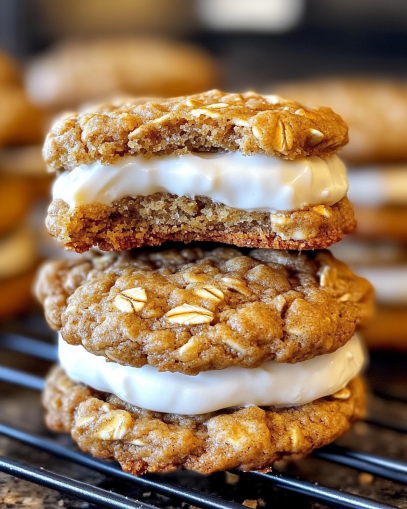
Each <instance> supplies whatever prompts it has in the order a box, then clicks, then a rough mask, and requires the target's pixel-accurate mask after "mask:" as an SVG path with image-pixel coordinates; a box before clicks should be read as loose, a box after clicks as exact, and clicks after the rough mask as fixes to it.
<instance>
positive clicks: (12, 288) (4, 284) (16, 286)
mask: <svg viewBox="0 0 407 509" xmlns="http://www.w3.org/2000/svg"><path fill="white" fill-rule="evenodd" d="M35 265H36V264H34V263H33V266H32V267H31V268H30V270H28V271H26V272H24V273H23V274H18V275H16V276H13V277H11V278H6V279H1V278H0V319H4V318H9V317H10V316H13V315H17V314H19V313H23V312H24V311H27V310H28V309H29V308H30V306H31V305H32V304H33V300H34V299H33V295H32V284H33V281H34V279H35V273H36V268H35ZM33 267H34V268H33Z"/></svg>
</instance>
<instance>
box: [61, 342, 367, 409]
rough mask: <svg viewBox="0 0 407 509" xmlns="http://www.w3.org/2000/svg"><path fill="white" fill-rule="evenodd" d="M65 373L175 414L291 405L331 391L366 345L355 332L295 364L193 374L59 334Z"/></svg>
mask: <svg viewBox="0 0 407 509" xmlns="http://www.w3.org/2000/svg"><path fill="white" fill-rule="evenodd" d="M59 359H60V363H61V365H62V367H63V368H64V369H65V371H66V373H67V375H68V376H69V377H70V378H71V379H72V380H74V381H76V382H83V383H85V384H86V385H89V386H91V387H93V388H94V389H97V390H100V391H103V392H110V393H113V394H115V395H116V396H118V397H119V398H121V399H123V400H124V401H127V402H128V403H131V404H133V405H136V406H139V407H142V408H146V409H148V410H154V411H157V412H170V413H177V414H189V415H192V414H201V413H206V412H212V411H215V410H220V409H222V408H228V407H233V406H249V405H258V406H269V405H278V406H295V405H302V404H304V403H308V402H310V401H313V400H315V399H318V398H322V397H324V396H328V395H330V394H334V393H335V392H337V391H338V390H340V389H342V388H343V387H344V386H345V385H347V384H348V382H349V381H350V380H351V379H352V378H354V377H355V376H356V375H357V374H358V373H359V372H360V371H361V369H362V368H363V366H364V364H365V362H366V351H365V349H364V347H363V343H362V341H361V339H360V338H359V337H358V336H356V335H355V336H354V337H353V338H352V339H351V340H350V341H349V342H348V343H347V344H346V345H344V346H343V347H342V348H340V349H339V350H337V351H336V352H334V353H331V354H327V355H320V356H318V357H315V358H314V359H311V360H308V361H304V362H298V363H296V364H281V363H278V362H274V361H270V362H266V363H264V364H263V365H262V366H260V367H259V368H254V369H246V368H239V367H231V368H226V369H224V370H221V371H205V372H202V373H199V374H198V375H197V376H188V375H184V374H181V373H170V372H161V373H160V372H159V371H158V369H157V368H154V367H152V366H149V365H146V366H143V367H142V368H133V367H131V366H122V365H120V364H116V363H114V362H106V361H105V358H104V357H99V356H96V355H93V354H91V353H89V352H88V351H86V350H85V349H84V348H83V346H72V345H68V344H67V343H66V342H65V341H64V340H63V339H62V338H61V337H60V338H59Z"/></svg>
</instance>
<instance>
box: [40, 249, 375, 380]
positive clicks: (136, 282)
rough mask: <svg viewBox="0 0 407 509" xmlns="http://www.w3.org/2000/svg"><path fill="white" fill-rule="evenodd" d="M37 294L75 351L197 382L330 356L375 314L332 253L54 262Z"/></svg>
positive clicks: (142, 255) (116, 256) (230, 252)
mask: <svg viewBox="0 0 407 509" xmlns="http://www.w3.org/2000/svg"><path fill="white" fill-rule="evenodd" d="M37 296H38V297H39V299H40V301H41V302H42V303H43V305H44V307H45V313H46V317H47V320H48V322H49V324H50V325H51V327H53V328H54V329H56V330H60V332H61V335H62V337H63V339H64V340H65V341H67V342H68V343H69V344H72V345H80V344H82V345H83V346H84V347H85V348H86V349H87V350H88V351H89V352H91V353H93V354H95V355H102V356H105V357H106V359H107V360H108V361H109V360H111V361H114V362H116V363H119V364H124V365H130V366H135V367H141V366H143V365H144V364H150V365H152V366H155V367H157V368H158V369H159V370H161V371H173V372H181V373H185V374H188V375H195V374H197V373H199V372H201V371H207V370H214V369H224V368H226V367H229V366H242V367H246V368H253V367H257V366H259V365H261V364H262V363H263V362H265V361H268V360H276V361H277V362H290V363H295V362H300V361H303V360H306V359H311V358H313V357H315V356H317V355H322V354H325V353H330V352H334V351H335V350H337V349H338V348H340V347H341V346H342V345H344V344H345V343H346V342H347V341H348V340H349V339H351V337H352V336H353V334H354V332H355V329H356V327H357V325H358V324H359V323H360V322H361V321H363V319H365V318H367V317H368V315H369V314H370V311H371V306H372V298H373V289H372V287H371V285H370V283H369V282H368V281H366V280H365V279H363V278H360V277H357V276H355V275H354V274H353V273H352V272H351V270H350V269H348V268H347V267H346V265H345V264H343V263H341V262H340V261H338V260H336V259H335V258H334V257H333V256H332V255H331V253H329V252H328V251H320V252H310V253H301V254H299V253H297V252H289V251H279V250H267V249H264V250H263V249H258V250H254V251H252V252H251V254H250V256H244V255H243V254H242V253H241V252H239V251H238V250H236V249H232V248H224V247H222V248H217V249H215V250H213V251H207V252H205V251H203V250H201V249H183V250H169V251H159V252H154V251H148V252H146V251H144V252H140V251H135V252H124V253H112V254H104V255H103V256H100V255H91V256H90V257H88V259H85V260H84V258H81V259H75V260H61V261H53V262H48V263H47V264H45V265H44V267H43V269H42V270H41V272H40V274H39V277H38V281H37Z"/></svg>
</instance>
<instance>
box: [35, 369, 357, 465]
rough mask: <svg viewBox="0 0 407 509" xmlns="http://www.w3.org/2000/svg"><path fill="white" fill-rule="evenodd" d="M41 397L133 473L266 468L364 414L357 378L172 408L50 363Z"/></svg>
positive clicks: (75, 431) (91, 447) (50, 417)
mask: <svg viewBox="0 0 407 509" xmlns="http://www.w3.org/2000/svg"><path fill="white" fill-rule="evenodd" d="M43 403H44V406H45V408H46V412H47V413H46V422H47V425H48V426H49V427H50V428H51V429H52V430H54V431H62V432H67V433H71V434H72V437H73V439H74V440H75V441H76V442H77V443H78V445H79V447H80V448H81V449H82V450H83V451H87V452H90V453H91V454H93V455H94V456H97V457H99V458H104V459H108V458H114V459H116V460H117V461H118V462H119V463H120V465H121V467H122V468H123V470H125V471H126V472H130V473H132V474H134V475H141V474H143V473H145V472H170V471H173V470H176V469H177V468H179V467H184V468H186V469H189V470H195V471H197V472H200V473H202V474H210V473H213V472H217V471H220V470H228V469H234V468H238V469H241V470H264V469H267V468H269V467H270V466H271V465H272V464H273V463H274V462H275V461H277V460H279V459H281V458H285V459H290V458H291V457H292V456H297V455H303V454H309V453H310V452H311V451H313V450H314V449H317V448H319V447H322V446H324V445H327V444H329V443H330V442H332V441H333V440H335V439H336V438H338V437H339V436H340V435H342V434H343V433H344V432H345V431H347V430H348V429H349V427H350V425H351V423H352V422H354V421H356V420H358V419H361V418H363V417H364V412H365V394H364V385H363V382H362V380H361V379H360V378H356V379H354V380H352V381H351V382H350V383H349V385H348V386H347V388H345V389H342V390H341V391H339V392H338V393H336V394H334V395H333V396H328V397H325V398H321V399H318V400H316V401H313V402H312V403H308V404H306V405H302V406H298V407H293V408H276V407H265V408H259V407H257V406H250V407H246V408H229V409H225V410H219V411H217V412H212V413H210V414H201V415H177V414H163V413H160V412H152V411H149V410H145V409H143V408H139V407H136V406H133V405H130V404H128V403H125V402H124V401H122V400H120V399H119V398H117V397H116V396H114V395H112V394H108V393H100V392H96V391H94V390H93V389H91V388H90V387H88V386H86V385H82V384H78V383H75V382H73V381H72V380H70V379H69V378H68V377H67V376H66V375H65V372H64V371H63V370H62V369H61V368H59V367H57V368H54V370H53V371H52V373H51V374H50V376H49V377H48V380H47V386H46V389H45V392H44V397H43Z"/></svg>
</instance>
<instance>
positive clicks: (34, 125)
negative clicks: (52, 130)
mask: <svg viewBox="0 0 407 509" xmlns="http://www.w3.org/2000/svg"><path fill="white" fill-rule="evenodd" d="M43 131H44V127H43V114H42V112H41V111H40V110H39V109H38V107H36V106H34V105H33V104H32V102H31V101H30V100H29V99H28V97H27V94H26V93H25V90H24V88H23V86H22V79H21V77H20V74H19V71H18V66H17V64H16V63H15V62H14V60H13V59H12V57H11V56H9V55H7V54H6V53H4V52H1V51H0V148H1V147H6V146H13V145H24V144H27V143H41V141H42V139H43Z"/></svg>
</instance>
